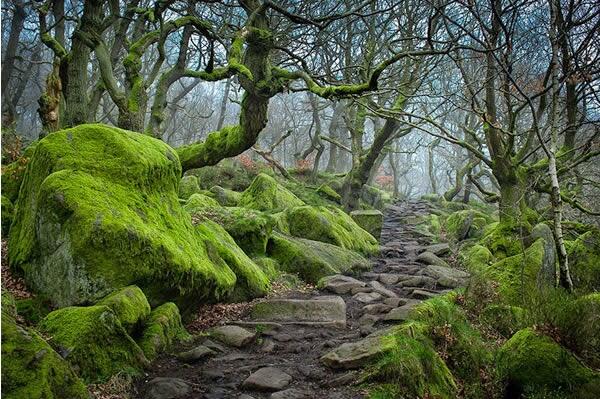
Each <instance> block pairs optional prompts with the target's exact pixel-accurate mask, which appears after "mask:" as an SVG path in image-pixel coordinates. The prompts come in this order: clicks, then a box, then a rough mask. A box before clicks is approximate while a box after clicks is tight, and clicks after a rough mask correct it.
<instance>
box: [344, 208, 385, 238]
mask: <svg viewBox="0 0 600 399" xmlns="http://www.w3.org/2000/svg"><path fill="white" fill-rule="evenodd" d="M350 217H352V220H354V221H355V222H356V224H358V225H359V226H360V227H361V228H362V229H363V230H366V231H368V232H369V234H371V235H372V236H373V237H375V238H376V239H379V236H380V235H381V229H382V228H383V213H381V211H378V210H376V209H373V210H356V211H352V212H350Z"/></svg>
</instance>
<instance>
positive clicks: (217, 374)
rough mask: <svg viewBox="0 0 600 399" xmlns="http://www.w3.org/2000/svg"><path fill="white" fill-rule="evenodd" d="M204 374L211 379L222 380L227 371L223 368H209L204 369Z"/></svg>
mask: <svg viewBox="0 0 600 399" xmlns="http://www.w3.org/2000/svg"><path fill="white" fill-rule="evenodd" d="M202 376H203V377H205V378H207V379H209V380H222V379H223V378H225V373H223V372H222V371H221V370H214V369H208V370H203V371H202Z"/></svg>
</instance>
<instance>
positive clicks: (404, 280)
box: [136, 201, 468, 399]
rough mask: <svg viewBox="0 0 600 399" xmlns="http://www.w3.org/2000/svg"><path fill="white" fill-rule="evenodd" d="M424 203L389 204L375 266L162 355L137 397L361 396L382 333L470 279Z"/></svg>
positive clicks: (267, 303)
mask: <svg viewBox="0 0 600 399" xmlns="http://www.w3.org/2000/svg"><path fill="white" fill-rule="evenodd" d="M428 213H429V206H428V205H427V203H426V202H412V201H409V202H402V203H399V204H396V205H392V206H390V207H389V208H388V209H387V210H386V213H385V218H384V224H383V229H382V231H381V251H380V254H379V255H378V256H377V257H375V258H373V259H372V261H373V268H372V270H371V271H369V272H365V273H362V274H361V275H359V276H346V275H341V274H340V275H333V276H329V277H326V278H323V279H321V281H320V282H319V284H318V287H319V288H318V289H317V290H314V291H312V292H299V291H298V292H295V291H292V292H288V293H286V294H285V296H283V297H277V298H270V299H267V300H264V301H262V302H258V303H257V304H255V305H254V306H253V307H252V308H251V309H250V310H249V311H248V312H247V314H246V315H245V316H244V317H242V318H241V319H240V320H232V321H229V322H228V323H227V324H226V325H223V326H219V327H216V328H213V329H210V330H208V331H206V334H202V335H200V336H198V337H196V338H195V339H194V340H193V341H191V342H187V343H185V344H182V345H181V346H179V347H176V348H174V350H173V351H171V353H169V354H163V355H160V356H159V357H158V358H157V360H156V361H155V362H154V363H153V364H152V366H151V368H150V369H149V371H148V372H147V375H146V377H145V378H143V379H140V380H139V381H138V383H137V385H136V395H137V396H136V397H138V398H147V399H175V398H206V399H216V398H240V399H251V398H255V399H258V398H272V399H296V398H316V397H321V398H330V399H335V398H340V399H351V398H362V397H364V396H365V392H363V391H362V390H361V389H360V388H358V387H356V386H354V383H355V382H357V381H358V378H359V375H358V370H357V369H359V368H360V367H361V366H364V365H366V364H367V363H368V362H371V361H372V360H374V359H375V358H377V357H378V356H379V355H380V354H381V353H382V351H384V350H385V344H384V343H383V342H382V340H380V339H379V337H380V336H382V335H384V334H386V333H387V332H388V331H389V329H390V327H392V326H394V325H395V324H398V323H401V322H402V321H404V320H405V319H406V318H407V316H408V314H409V312H410V310H411V309H412V308H413V307H415V306H416V305H417V304H419V303H420V302H421V301H423V300H426V299H429V298H432V297H435V296H438V295H440V294H443V293H445V292H448V291H449V290H451V289H453V288H457V287H460V286H463V285H464V284H465V283H466V279H467V278H468V274H467V273H466V272H463V271H461V270H457V269H452V268H450V267H449V266H448V263H447V259H448V258H449V257H450V256H451V255H452V254H451V249H450V247H449V246H448V245H447V244H444V243H433V242H432V237H431V235H430V234H428V233H427V231H425V230H424V229H423V228H422V226H420V224H421V220H422V218H421V217H422V216H424V215H427V214H428Z"/></svg>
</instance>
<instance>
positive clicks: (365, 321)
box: [358, 313, 379, 326]
mask: <svg viewBox="0 0 600 399" xmlns="http://www.w3.org/2000/svg"><path fill="white" fill-rule="evenodd" d="M378 321H379V317H378V316H375V315H374V314H368V313H367V314H364V315H362V316H361V317H360V319H358V324H360V325H361V326H372V325H373V324H375V323H377V322H378Z"/></svg>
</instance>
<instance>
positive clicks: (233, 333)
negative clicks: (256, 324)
mask: <svg viewBox="0 0 600 399" xmlns="http://www.w3.org/2000/svg"><path fill="white" fill-rule="evenodd" d="M211 335H212V336H213V337H214V338H216V339H217V340H219V341H221V342H223V343H224V344H225V345H229V346H235V347H237V348H241V347H244V346H246V345H248V344H250V343H251V342H252V341H254V338H255V337H256V334H254V333H251V332H250V331H248V330H245V329H243V328H242V327H238V326H233V325H228V326H221V327H216V328H213V329H212V330H211Z"/></svg>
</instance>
